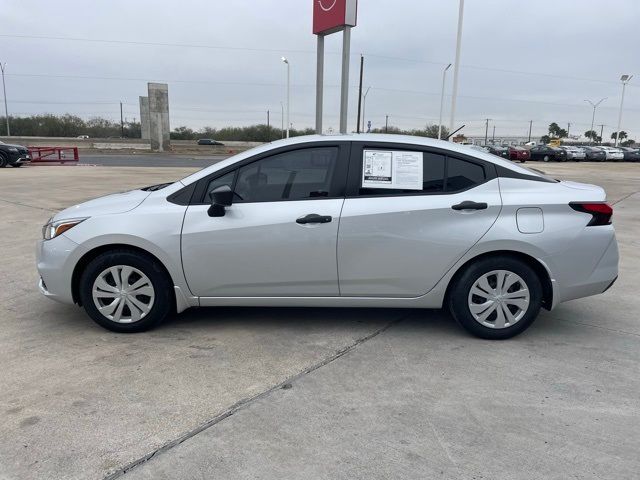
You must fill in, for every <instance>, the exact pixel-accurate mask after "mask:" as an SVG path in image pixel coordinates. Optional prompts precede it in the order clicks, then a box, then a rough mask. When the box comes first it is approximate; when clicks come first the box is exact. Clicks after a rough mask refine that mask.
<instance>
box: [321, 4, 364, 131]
mask: <svg viewBox="0 0 640 480" xmlns="http://www.w3.org/2000/svg"><path fill="white" fill-rule="evenodd" d="M357 13H358V0H313V33H314V35H317V36H318V50H317V55H318V64H317V72H316V133H318V134H322V102H323V89H324V86H323V83H324V37H325V35H330V34H332V33H335V32H339V31H341V30H342V32H343V34H342V35H343V37H342V82H341V88H340V133H347V110H348V103H349V102H348V100H349V98H348V95H349V59H350V52H351V27H355V26H356V20H357Z"/></svg>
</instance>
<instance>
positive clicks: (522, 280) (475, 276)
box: [449, 256, 542, 340]
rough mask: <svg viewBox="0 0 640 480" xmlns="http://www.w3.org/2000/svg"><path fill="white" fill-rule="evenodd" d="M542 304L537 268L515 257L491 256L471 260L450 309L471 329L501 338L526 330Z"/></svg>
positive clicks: (480, 334)
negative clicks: (535, 269)
mask: <svg viewBox="0 0 640 480" xmlns="http://www.w3.org/2000/svg"><path fill="white" fill-rule="evenodd" d="M541 305H542V286H541V284H540V279H539V278H538V275H537V274H536V272H535V271H534V270H533V269H532V268H531V267H530V266H529V265H527V264H526V263H525V262H522V261H520V260H518V259H516V258H512V257H502V256H501V257H488V258H484V259H481V260H478V261H477V262H475V263H472V264H471V265H470V266H469V267H467V268H466V270H465V271H464V272H463V273H462V274H461V275H460V276H459V277H458V278H457V279H456V280H455V283H454V285H453V287H452V289H451V291H450V293H449V309H450V311H451V313H452V315H453V317H454V318H455V319H456V320H457V321H458V323H460V325H462V327H464V328H465V329H466V330H467V331H468V332H470V333H472V334H473V335H476V336H478V337H481V338H486V339H491V340H502V339H507V338H511V337H514V336H515V335H518V334H520V333H522V332H523V331H525V330H526V329H527V328H528V327H529V326H530V325H531V324H532V323H533V321H534V320H535V319H536V317H537V316H538V312H539V311H540V307H541Z"/></svg>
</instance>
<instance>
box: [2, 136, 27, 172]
mask: <svg viewBox="0 0 640 480" xmlns="http://www.w3.org/2000/svg"><path fill="white" fill-rule="evenodd" d="M29 162H31V155H29V150H27V147H23V146H22V145H11V144H8V143H4V142H0V168H3V167H7V166H12V167H16V168H18V167H21V166H22V165H25V164H27V163H29Z"/></svg>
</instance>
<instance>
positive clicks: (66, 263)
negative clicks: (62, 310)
mask: <svg viewBox="0 0 640 480" xmlns="http://www.w3.org/2000/svg"><path fill="white" fill-rule="evenodd" d="M81 255H82V249H81V247H80V246H79V245H78V244H77V243H75V242H74V241H72V240H70V239H69V238H67V237H66V236H65V235H64V234H62V235H60V236H58V237H56V238H54V239H53V240H46V241H45V240H40V241H38V243H37V246H36V265H37V268H38V273H39V274H40V282H39V284H38V288H39V289H40V292H41V293H42V294H43V295H44V296H46V297H47V298H51V299H53V300H56V301H58V302H62V303H69V304H73V303H74V302H73V294H72V292H71V278H72V276H73V269H74V268H75V265H76V263H77V261H78V260H79V259H80V257H81Z"/></svg>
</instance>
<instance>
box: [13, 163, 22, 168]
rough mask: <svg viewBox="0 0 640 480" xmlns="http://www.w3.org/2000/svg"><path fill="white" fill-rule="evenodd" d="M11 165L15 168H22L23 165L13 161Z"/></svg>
mask: <svg viewBox="0 0 640 480" xmlns="http://www.w3.org/2000/svg"><path fill="white" fill-rule="evenodd" d="M11 166H12V167H13V168H20V167H21V166H22V164H21V163H12V164H11Z"/></svg>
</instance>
